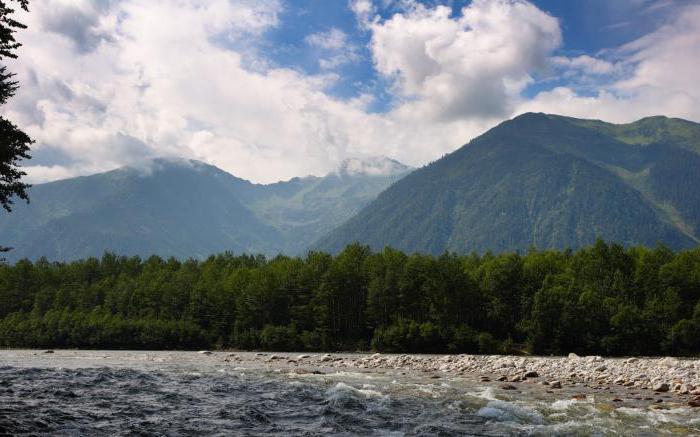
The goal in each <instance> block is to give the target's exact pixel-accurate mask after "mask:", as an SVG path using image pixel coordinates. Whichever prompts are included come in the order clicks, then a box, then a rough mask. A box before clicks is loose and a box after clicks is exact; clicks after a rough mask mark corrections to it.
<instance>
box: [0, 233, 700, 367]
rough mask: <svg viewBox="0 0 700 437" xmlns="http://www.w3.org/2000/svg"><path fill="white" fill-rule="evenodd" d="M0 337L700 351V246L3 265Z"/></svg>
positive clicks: (115, 343) (25, 341)
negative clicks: (674, 250)
mask: <svg viewBox="0 0 700 437" xmlns="http://www.w3.org/2000/svg"><path fill="white" fill-rule="evenodd" d="M0 346H4V347H78V348H133V349H156V348H158V349H160V348H164V349H170V348H183V349H195V348H197V349H199V348H241V349H269V350H341V349H342V350H358V349H359V350H366V349H370V348H371V349H376V350H380V351H391V352H436V353H437V352H453V353H461V352H465V353H470V352H471V353H476V352H482V353H503V352H518V351H524V350H527V351H529V352H531V353H537V354H565V353H568V352H576V353H579V354H610V355H627V354H634V355H637V354H643V355H658V354H679V355H680V354H698V353H700V249H694V250H690V251H684V252H678V253H674V252H672V251H671V250H669V249H667V248H664V247H658V248H656V249H648V248H643V247H634V248H628V249H625V248H623V247H622V246H620V245H617V244H606V243H604V242H602V241H598V242H597V243H596V244H595V245H593V246H590V247H587V248H584V249H581V250H578V251H576V252H573V251H535V250H531V251H529V252H528V253H527V254H525V255H519V254H502V255H492V254H489V253H487V254H485V255H476V254H472V255H468V256H457V255H453V254H447V253H446V254H443V255H440V256H437V257H435V256H430V255H421V254H413V255H408V254H405V253H402V252H400V251H397V250H394V249H390V248H387V249H384V250H383V251H381V252H378V253H374V252H372V251H371V250H370V249H369V248H368V247H366V246H361V245H357V244H353V245H350V246H348V247H346V248H345V249H344V250H343V251H342V252H341V253H340V254H338V255H337V256H335V257H334V256H331V255H328V254H325V253H319V252H311V253H309V254H308V255H307V256H306V257H305V258H289V257H282V256H280V257H277V258H274V259H272V260H266V259H265V258H264V257H262V256H258V257H253V256H234V255H231V254H222V255H218V256H212V257H210V258H208V259H207V260H205V261H196V260H188V261H184V262H182V261H178V260H176V259H169V260H163V259H161V258H158V257H155V256H154V257H151V258H149V259H147V260H141V259H140V258H138V257H132V258H128V257H117V256H114V255H111V254H106V255H104V256H103V257H102V258H101V259H96V258H90V259H86V260H82V261H76V262H72V263H49V262H47V261H45V260H39V261H38V262H35V263H32V262H30V261H27V260H23V261H20V262H18V263H16V264H15V265H9V264H2V265H0Z"/></svg>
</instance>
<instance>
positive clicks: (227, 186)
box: [0, 159, 409, 262]
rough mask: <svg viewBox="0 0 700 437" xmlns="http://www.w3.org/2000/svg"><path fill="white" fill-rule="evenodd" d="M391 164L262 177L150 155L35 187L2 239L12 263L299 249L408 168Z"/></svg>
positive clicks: (0, 222)
mask: <svg viewBox="0 0 700 437" xmlns="http://www.w3.org/2000/svg"><path fill="white" fill-rule="evenodd" d="M341 170H342V169H341ZM392 170H393V171H391V172H388V173H387V174H362V173H359V174H350V173H348V172H345V173H343V172H342V171H339V172H338V173H337V174H336V173H331V174H329V175H327V176H324V177H313V176H310V177H306V178H294V179H292V180H289V181H284V182H278V183H274V184H268V185H260V184H252V183H250V182H248V181H246V180H243V179H240V178H237V177H235V176H233V175H231V174H228V173H226V172H224V171H222V170H220V169H218V168H216V167H214V166H211V165H207V164H204V163H201V162H197V161H188V160H166V159H154V160H152V161H151V162H149V163H147V164H146V166H145V168H140V169H137V168H129V167H124V168H121V169H117V170H113V171H110V172H106V173H99V174H95V175H91V176H85V177H77V178H72V179H66V180H62V181H56V182H50V183H46V184H39V185H35V186H33V187H32V188H31V190H30V193H29V194H31V197H32V202H31V204H28V205H27V204H19V205H16V208H14V211H13V214H10V215H6V216H0V242H2V243H4V244H7V245H11V246H13V247H15V250H14V251H12V252H10V253H9V254H7V259H8V260H9V261H11V262H14V261H17V260H19V259H22V258H29V259H32V260H37V259H38V258H39V257H41V256H45V257H47V258H49V259H51V260H56V261H70V260H76V259H81V258H87V257H89V256H100V255H101V254H102V253H104V252H105V250H110V251H114V252H117V253H120V254H124V255H141V256H150V255H153V254H156V255H159V256H163V257H170V256H175V257H178V258H180V259H187V258H189V257H194V258H200V259H204V258H206V257H207V256H209V255H210V254H212V253H219V252H223V251H224V250H232V251H234V252H236V253H264V254H275V255H276V254H278V253H286V254H289V255H297V254H303V253H304V252H305V251H306V250H307V249H308V247H309V246H310V245H311V244H312V243H313V242H314V241H316V240H317V239H318V238H320V237H321V236H322V235H324V234H326V233H328V232H330V231H331V230H332V229H334V228H335V227H337V226H339V225H340V224H341V223H343V222H344V221H346V220H347V219H348V218H350V217H352V216H353V215H354V214H355V213H356V212H357V211H359V210H360V209H361V208H362V207H364V206H366V205H367V204H368V203H369V202H370V201H372V200H373V199H374V198H375V197H376V196H377V194H378V193H380V192H381V191H382V190H384V189H385V188H386V187H387V186H389V185H390V184H391V183H392V182H394V181H395V180H397V179H398V178H400V177H401V175H403V174H405V173H406V172H407V171H408V170H409V169H408V168H407V167H405V166H402V165H401V164H399V163H394V168H392ZM1 198H2V197H1V196H0V200H1Z"/></svg>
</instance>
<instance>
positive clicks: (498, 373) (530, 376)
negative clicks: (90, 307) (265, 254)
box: [0, 349, 700, 409]
mask: <svg viewBox="0 0 700 437" xmlns="http://www.w3.org/2000/svg"><path fill="white" fill-rule="evenodd" d="M2 351H3V352H10V351H16V352H17V353H19V354H20V355H21V356H24V357H28V356H31V357H34V360H37V358H39V357H40V358H41V360H40V361H42V362H45V363H46V364H49V363H51V361H53V360H52V359H51V358H52V357H53V356H56V358H59V359H63V358H65V357H66V356H70V355H71V354H80V352H86V353H87V354H88V355H89V356H94V357H95V358H98V357H99V358H108V357H109V354H110V352H120V353H121V352H128V353H133V354H136V355H138V356H143V359H144V360H151V361H154V362H163V360H165V361H168V359H166V358H163V356H167V354H168V353H169V352H173V353H174V352H177V353H186V354H194V355H196V356H197V360H203V361H206V362H207V363H209V364H219V363H220V364H221V365H225V366H238V367H241V368H247V369H263V370H269V371H275V372H288V373H290V374H294V375H306V374H309V375H324V374H328V373H332V372H334V371H336V372H337V371H351V372H361V373H375V372H376V373H385V372H391V373H395V374H398V375H405V374H409V373H415V374H422V375H423V376H427V377H429V378H435V379H438V378H442V377H461V378H464V379H466V380H469V381H472V382H474V383H478V384H482V385H485V386H488V387H491V388H493V389H495V390H498V391H502V392H503V393H506V392H513V393H516V392H518V391H542V392H546V393H549V394H554V395H557V394H561V396H573V398H574V399H577V398H586V396H587V395H605V397H608V398H610V400H611V401H612V402H620V403H622V402H631V403H634V404H637V405H640V406H641V405H643V404H646V405H647V406H649V407H651V408H659V409H662V408H667V405H670V404H673V405H675V406H686V407H690V408H700V359H693V358H675V357H662V358H661V357H659V358H639V357H628V358H604V357H601V356H585V357H580V356H578V355H575V354H569V356H568V357H543V356H515V355H421V354H382V353H374V354H372V353H346V352H343V353H304V352H247V351H246V352H243V351H198V352H194V351H191V352H187V351H108V350H85V349H56V350H40V349H3V350H2ZM81 356H82V355H81ZM2 358H3V356H2V355H0V365H2V364H4V363H3V361H4V360H3V359H2ZM171 362H172V361H171ZM648 404H651V405H648Z"/></svg>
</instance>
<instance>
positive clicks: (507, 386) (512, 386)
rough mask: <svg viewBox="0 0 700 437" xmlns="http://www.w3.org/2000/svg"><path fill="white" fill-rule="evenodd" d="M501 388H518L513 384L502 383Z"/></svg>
mask: <svg viewBox="0 0 700 437" xmlns="http://www.w3.org/2000/svg"><path fill="white" fill-rule="evenodd" d="M501 389H502V390H517V389H518V388H517V387H516V386H514V385H510V384H503V385H502V386H501Z"/></svg>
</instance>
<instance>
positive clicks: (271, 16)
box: [0, 0, 700, 183]
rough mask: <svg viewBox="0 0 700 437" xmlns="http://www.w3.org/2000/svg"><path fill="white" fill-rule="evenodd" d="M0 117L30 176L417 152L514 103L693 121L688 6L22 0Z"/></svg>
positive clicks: (256, 174) (255, 169)
mask: <svg viewBox="0 0 700 437" xmlns="http://www.w3.org/2000/svg"><path fill="white" fill-rule="evenodd" d="M30 6H31V7H30V12H29V13H21V14H18V15H19V16H18V18H19V19H20V20H21V21H23V22H24V23H26V24H27V25H28V26H29V27H28V29H26V30H23V31H22V32H21V33H20V35H19V39H20V40H21V42H22V43H23V46H22V47H21V49H20V50H19V52H18V54H19V58H18V59H17V60H16V61H13V60H11V61H9V62H8V64H9V67H10V69H11V70H12V71H14V72H16V73H17V78H18V79H19V81H20V85H21V88H20V90H19V91H18V93H17V95H16V96H15V97H14V98H13V99H12V100H11V101H10V102H9V103H8V104H7V105H5V106H4V107H3V108H2V109H1V111H0V112H2V115H3V116H5V117H7V118H9V119H10V120H12V121H13V122H14V123H16V124H18V125H19V126H20V127H21V128H22V129H24V130H25V131H26V132H28V133H29V134H30V135H31V136H32V137H33V138H34V139H35V140H36V143H35V145H34V147H33V152H32V154H33V158H32V159H31V160H29V161H27V162H26V163H25V164H24V169H25V170H26V172H27V173H28V176H27V181H29V182H32V183H41V182H47V181H52V180H57V179H63V178H68V177H73V176H78V175H86V174H92V173H96V172H100V171H106V170H111V169H114V168H117V167H120V166H123V165H133V166H139V165H146V163H148V162H149V160H150V159H152V158H155V157H172V158H175V157H178V158H188V159H197V160H200V161H204V162H207V163H210V164H213V165H216V166H218V167H220V168H222V169H224V170H226V171H228V172H230V173H232V174H234V175H236V176H239V177H242V178H246V179H249V180H251V181H254V182H260V183H269V182H275V181H278V180H286V179H289V178H292V177H295V176H304V175H309V174H314V175H323V174H327V173H329V172H331V171H333V169H335V168H337V167H338V166H339V165H340V163H341V162H342V160H344V159H346V158H356V157H359V158H362V157H370V156H387V157H390V158H392V159H396V160H398V161H401V162H403V163H405V164H408V165H412V166H421V165H424V164H426V163H429V162H431V161H434V160H436V159H439V158H440V157H441V156H444V155H445V154H447V153H450V152H452V151H454V150H455V149H457V148H459V147H461V146H462V145H464V144H466V143H468V142H469V140H471V139H472V138H474V137H475V136H478V135H480V134H481V133H483V132H484V131H486V130H488V129H489V128H491V127H493V126H495V125H496V124H498V123H500V122H502V121H504V120H507V119H509V118H512V117H514V116H516V115H518V114H521V113H523V112H528V111H536V112H547V113H555V114H563V115H569V116H575V117H583V118H596V119H602V120H605V121H610V122H615V123H624V122H631V121H634V120H637V119H639V118H642V117H645V116H651V115H667V116H671V117H681V118H685V119H689V120H693V121H700V80H698V77H699V76H698V71H700V2H699V1H684V0H676V1H673V0H614V1H611V0H566V1H564V0H532V1H526V0H444V1H440V0H426V1H416V0H264V1H263V0H261V1H257V0H32V2H31V5H30Z"/></svg>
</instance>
